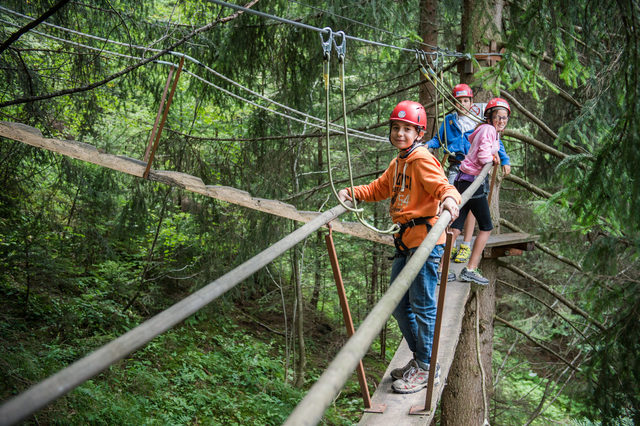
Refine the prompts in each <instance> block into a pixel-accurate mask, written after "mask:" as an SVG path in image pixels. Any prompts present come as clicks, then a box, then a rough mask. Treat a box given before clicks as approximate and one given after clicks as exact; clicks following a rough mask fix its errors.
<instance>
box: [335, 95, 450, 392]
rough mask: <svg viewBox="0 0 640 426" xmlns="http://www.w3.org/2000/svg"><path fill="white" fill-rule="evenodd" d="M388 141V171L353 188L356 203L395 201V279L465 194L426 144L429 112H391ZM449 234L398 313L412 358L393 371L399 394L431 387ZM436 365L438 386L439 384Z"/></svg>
mask: <svg viewBox="0 0 640 426" xmlns="http://www.w3.org/2000/svg"><path fill="white" fill-rule="evenodd" d="M389 120H390V132H389V141H390V142H391V143H392V144H393V145H394V146H395V147H396V148H398V150H399V152H398V156H397V157H396V158H394V159H393V160H392V161H391V163H390V164H389V167H388V168H387V170H386V171H385V172H384V173H383V174H382V176H380V177H379V178H378V179H376V180H374V181H373V182H371V183H370V184H368V185H360V186H356V187H354V188H353V190H354V195H355V198H356V199H357V200H363V201H380V200H384V199H387V198H391V204H390V206H389V213H390V214H391V219H392V220H393V222H394V223H396V224H398V225H399V226H400V231H399V232H398V233H397V234H395V235H394V243H395V245H396V255H395V258H394V262H393V267H392V269H391V282H393V281H394V280H395V278H396V277H397V276H398V274H399V273H400V271H401V270H402V268H403V267H404V265H405V264H406V263H407V261H408V260H409V258H410V256H411V255H412V254H413V252H414V251H415V250H416V248H417V247H418V246H419V245H420V243H422V241H423V240H424V238H425V237H426V236H427V233H428V232H429V230H430V229H431V226H432V225H433V224H434V223H435V222H436V220H437V215H439V214H440V213H441V212H442V211H443V209H446V210H448V211H449V212H450V213H451V218H452V220H454V219H455V218H456V217H457V216H458V204H459V203H460V201H461V198H460V194H459V193H458V191H457V190H456V189H455V187H454V186H453V185H451V184H450V183H449V182H448V180H447V178H446V177H445V175H444V172H443V170H442V167H441V165H440V163H439V162H438V160H437V159H436V158H435V157H434V156H433V155H432V154H431V153H430V152H429V151H428V149H427V148H426V147H425V146H424V145H423V144H422V142H421V139H422V136H424V131H425V129H426V127H427V117H426V111H425V109H424V107H423V106H422V105H421V104H419V103H418V102H412V101H402V102H400V103H399V104H398V105H397V106H396V107H395V108H394V109H393V112H392V113H391V117H390V119H389ZM338 197H339V198H340V199H341V200H342V201H351V200H352V194H351V191H350V190H349V189H342V190H341V191H340V192H339V193H338ZM444 239H445V237H444V234H443V235H442V236H441V237H440V239H439V240H438V244H437V245H436V246H435V247H434V249H433V251H432V252H431V254H430V255H429V258H428V259H427V261H426V262H425V264H424V265H423V266H422V268H421V270H420V272H419V273H418V275H417V276H416V278H415V279H414V281H413V283H412V284H411V286H410V287H409V290H408V291H407V293H406V294H405V295H404V296H403V298H402V300H401V301H400V303H399V304H398V306H397V307H396V309H395V310H394V312H393V316H394V318H395V319H396V320H397V321H398V326H399V328H400V330H401V332H402V335H403V337H404V338H405V340H406V341H407V344H408V345H409V349H410V350H411V351H412V352H413V359H412V360H410V361H409V363H408V364H407V365H406V366H404V367H402V368H397V369H395V370H393V371H392V372H391V376H392V377H393V378H394V379H395V381H394V382H393V385H392V388H393V390H394V391H396V392H399V393H412V392H417V391H419V390H420V389H422V388H424V387H425V386H426V385H427V379H428V373H429V364H430V362H431V348H432V345H433V330H434V326H435V320H436V294H435V292H436V285H437V283H438V274H437V271H438V265H439V263H440V259H441V257H442V254H443V252H444ZM438 367H439V365H436V374H435V377H434V383H435V384H438V382H439V374H440V370H439V368H438Z"/></svg>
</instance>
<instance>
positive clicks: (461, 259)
mask: <svg viewBox="0 0 640 426" xmlns="http://www.w3.org/2000/svg"><path fill="white" fill-rule="evenodd" d="M470 257H471V247H469V246H468V245H466V244H460V248H459V249H458V251H457V252H456V257H454V258H453V261H454V262H456V263H467V262H468V261H469V258H470Z"/></svg>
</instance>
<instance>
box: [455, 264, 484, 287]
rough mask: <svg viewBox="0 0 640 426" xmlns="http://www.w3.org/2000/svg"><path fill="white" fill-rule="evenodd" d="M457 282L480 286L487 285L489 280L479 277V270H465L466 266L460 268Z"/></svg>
mask: <svg viewBox="0 0 640 426" xmlns="http://www.w3.org/2000/svg"><path fill="white" fill-rule="evenodd" d="M458 281H462V282H465V283H474V284H478V285H482V286H486V285H488V284H489V280H488V279H486V278H485V277H483V276H482V275H480V270H479V269H467V267H466V266H465V267H464V268H462V272H460V276H458Z"/></svg>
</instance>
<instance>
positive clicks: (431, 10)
mask: <svg viewBox="0 0 640 426" xmlns="http://www.w3.org/2000/svg"><path fill="white" fill-rule="evenodd" d="M418 34H420V36H421V37H422V40H423V42H424V43H425V44H427V45H429V46H437V45H438V0H422V1H421V2H420V24H419V28H418ZM421 49H422V50H425V51H427V52H428V51H431V50H432V49H431V48H430V47H428V46H422V47H421ZM420 79H421V80H425V77H424V76H423V75H422V74H420ZM434 97H435V88H434V87H433V85H432V84H431V83H427V84H421V85H420V103H421V104H422V105H428V104H430V103H431V102H432V101H433V99H434ZM436 121H437V120H436V117H435V104H434V105H432V106H430V107H428V108H427V130H426V132H425V135H426V136H425V139H430V138H431V136H432V135H433V133H434V125H435V123H436Z"/></svg>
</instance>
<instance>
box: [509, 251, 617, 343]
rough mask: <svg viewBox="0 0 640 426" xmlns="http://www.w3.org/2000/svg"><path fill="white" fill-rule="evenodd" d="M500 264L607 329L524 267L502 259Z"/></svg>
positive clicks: (592, 322) (602, 328) (596, 324)
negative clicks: (527, 271)
mask: <svg viewBox="0 0 640 426" xmlns="http://www.w3.org/2000/svg"><path fill="white" fill-rule="evenodd" d="M498 265H499V266H502V267H503V268H506V269H508V270H510V271H511V272H514V273H516V274H518V275H520V276H521V277H522V278H524V279H527V280H529V281H531V282H532V283H533V284H536V285H538V286H539V287H541V288H542V289H543V290H544V291H546V292H547V293H549V294H550V295H552V296H553V297H555V298H556V299H558V300H559V301H560V302H562V303H564V304H565V305H566V306H567V307H568V308H569V309H571V310H572V311H573V312H575V313H576V314H578V315H580V316H582V317H583V318H584V319H586V320H587V321H589V322H590V323H591V324H593V325H595V326H596V327H598V328H599V329H600V330H601V331H605V330H606V328H605V326H604V325H602V323H600V322H599V321H597V320H596V319H595V318H593V317H591V315H589V314H588V313H587V312H586V311H584V310H583V309H581V308H580V307H578V306H577V305H576V304H574V303H573V302H571V301H570V300H569V299H567V298H566V297H564V296H563V295H562V294H560V293H558V292H557V291H555V290H554V289H552V288H551V287H550V286H549V285H547V284H545V283H544V282H542V281H540V280H539V279H537V278H536V277H534V276H532V275H529V274H527V273H526V272H525V271H523V270H522V269H520V268H518V267H517V266H515V265H512V264H510V263H506V262H504V261H501V260H498Z"/></svg>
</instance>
